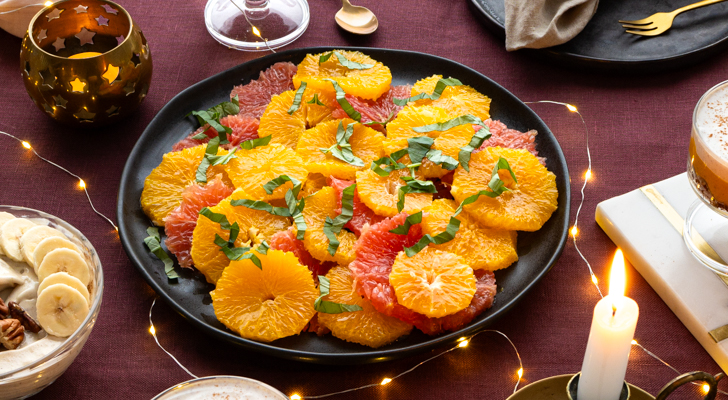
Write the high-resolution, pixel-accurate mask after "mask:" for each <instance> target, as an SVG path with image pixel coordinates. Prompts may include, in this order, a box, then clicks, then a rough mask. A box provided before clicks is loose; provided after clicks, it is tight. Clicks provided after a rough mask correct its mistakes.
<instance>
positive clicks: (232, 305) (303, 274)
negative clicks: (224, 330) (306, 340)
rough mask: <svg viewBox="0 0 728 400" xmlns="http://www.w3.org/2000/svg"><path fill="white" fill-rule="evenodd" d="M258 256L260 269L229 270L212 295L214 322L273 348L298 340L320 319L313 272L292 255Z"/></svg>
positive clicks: (244, 264) (247, 264) (247, 265)
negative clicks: (290, 338) (275, 344)
mask: <svg viewBox="0 0 728 400" xmlns="http://www.w3.org/2000/svg"><path fill="white" fill-rule="evenodd" d="M254 254H255V255H256V257H258V259H259V260H260V262H261V265H262V267H261V268H258V267H257V266H256V265H255V264H253V262H252V261H251V260H248V259H246V260H241V261H233V262H232V263H231V264H230V266H229V267H227V268H225V271H224V272H223V273H222V276H221V277H220V279H219V280H218V283H217V286H216V288H215V290H213V291H212V292H210V296H211V297H212V306H213V308H214V309H215V316H216V317H217V319H218V320H219V321H220V322H222V323H223V324H224V325H225V326H227V327H228V328H230V329H232V330H233V331H235V332H238V333H239V334H240V336H242V337H244V338H246V339H252V340H258V341H262V342H271V341H273V340H276V339H280V338H283V337H286V336H291V335H296V334H298V333H299V332H301V330H303V328H304V327H305V326H306V324H308V322H309V321H310V320H311V318H312V317H313V316H314V314H315V313H316V312H315V311H314V309H313V303H314V301H315V300H316V298H317V297H318V291H317V290H316V287H315V286H314V282H313V278H312V276H311V272H310V271H309V270H308V268H306V267H304V266H303V265H301V263H299V262H298V259H297V258H296V256H295V255H293V253H288V252H283V251H279V250H268V252H267V254H260V253H258V252H256V251H254Z"/></svg>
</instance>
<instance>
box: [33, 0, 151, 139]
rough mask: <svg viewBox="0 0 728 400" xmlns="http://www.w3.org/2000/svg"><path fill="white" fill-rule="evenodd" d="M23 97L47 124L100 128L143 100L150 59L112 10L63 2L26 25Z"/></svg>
mask: <svg viewBox="0 0 728 400" xmlns="http://www.w3.org/2000/svg"><path fill="white" fill-rule="evenodd" d="M20 68H21V70H22V76H23V80H24V82H25V87H26V89H27V90H28V94H30V97H31V98H32V99H33V101H34V102H35V104H36V105H37V106H38V108H40V109H41V110H42V111H43V112H45V113H46V114H48V115H49V116H51V117H52V118H54V119H56V120H58V121H60V122H64V123H68V124H74V125H76V124H81V125H88V126H94V125H103V124H105V123H108V122H111V121H113V120H116V119H119V118H120V117H122V116H124V115H127V114H129V113H130V112H131V111H133V110H134V109H136V107H138V106H139V104H140V103H141V102H142V100H144V98H145V97H146V95H147V92H148V90H149V83H150V81H151V77H152V58H151V54H150V52H149V45H148V43H147V41H146V39H145V38H144V35H143V34H142V32H141V31H140V30H139V28H138V26H136V25H135V24H134V22H133V20H132V19H131V17H130V16H129V14H128V13H127V12H126V10H124V9H123V8H122V7H120V6H119V5H118V4H116V3H113V2H111V1H104V0H63V1H59V2H56V3H53V4H51V5H49V6H47V7H46V8H44V9H43V10H41V11H40V12H39V13H38V14H37V15H36V16H35V18H33V20H32V21H31V23H30V27H29V28H28V33H27V34H26V36H25V38H24V39H23V44H22V47H21V52H20Z"/></svg>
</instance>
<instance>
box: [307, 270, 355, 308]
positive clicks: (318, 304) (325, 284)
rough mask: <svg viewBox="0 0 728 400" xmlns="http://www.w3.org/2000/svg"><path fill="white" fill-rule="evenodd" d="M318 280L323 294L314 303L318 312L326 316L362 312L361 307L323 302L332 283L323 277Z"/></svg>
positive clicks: (320, 276)
mask: <svg viewBox="0 0 728 400" xmlns="http://www.w3.org/2000/svg"><path fill="white" fill-rule="evenodd" d="M318 279H319V291H320V292H321V294H320V295H319V297H318V298H317V299H316V301H315V302H314V303H313V308H314V309H315V310H316V311H318V312H322V313H324V314H341V313H344V312H353V311H361V310H362V308H361V307H360V306H357V305H355V304H341V303H334V302H333V301H327V300H322V299H323V298H324V296H328V295H329V291H330V289H329V288H330V283H329V279H328V278H326V277H325V276H323V275H319V276H318Z"/></svg>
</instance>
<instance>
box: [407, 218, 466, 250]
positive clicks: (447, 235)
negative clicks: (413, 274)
mask: <svg viewBox="0 0 728 400" xmlns="http://www.w3.org/2000/svg"><path fill="white" fill-rule="evenodd" d="M459 229H460V220H459V219H457V218H455V217H450V222H448V224H447V228H445V231H444V232H440V233H438V234H437V235H435V236H432V235H430V234H429V233H428V234H427V235H425V236H423V237H422V239H420V240H419V241H418V242H417V243H415V245H414V246H410V247H405V248H404V253H405V254H407V257H412V256H414V255H415V254H417V253H419V252H420V250H422V249H424V248H425V247H427V245H428V244H430V243H433V244H443V243H447V242H449V241H451V240H453V239H454V238H455V235H456V234H457V233H458V230H459Z"/></svg>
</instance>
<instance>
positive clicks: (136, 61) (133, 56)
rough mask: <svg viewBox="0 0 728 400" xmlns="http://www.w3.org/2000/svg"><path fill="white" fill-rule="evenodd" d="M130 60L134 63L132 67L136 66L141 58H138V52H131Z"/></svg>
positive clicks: (140, 61)
mask: <svg viewBox="0 0 728 400" xmlns="http://www.w3.org/2000/svg"><path fill="white" fill-rule="evenodd" d="M131 62H132V63H133V64H134V68H136V67H138V66H139V64H141V63H142V60H140V59H139V54H137V53H133V55H132V56H131Z"/></svg>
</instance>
